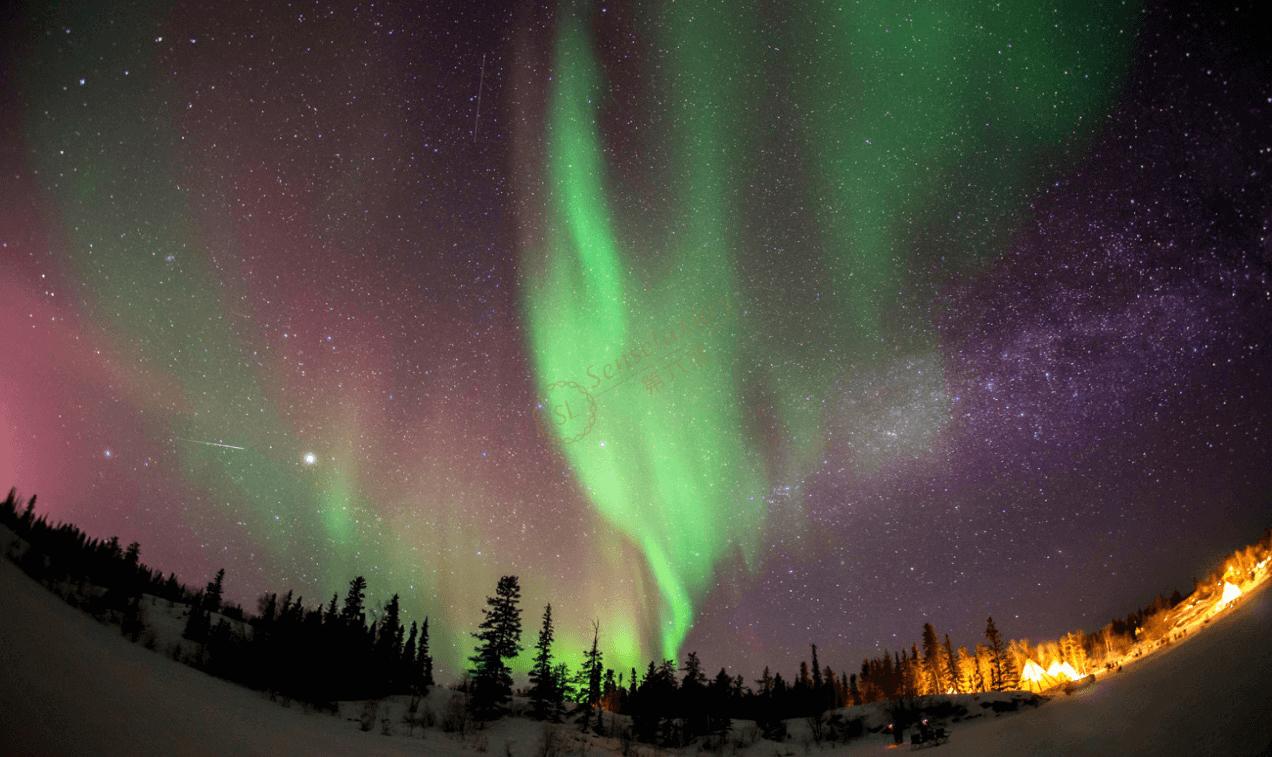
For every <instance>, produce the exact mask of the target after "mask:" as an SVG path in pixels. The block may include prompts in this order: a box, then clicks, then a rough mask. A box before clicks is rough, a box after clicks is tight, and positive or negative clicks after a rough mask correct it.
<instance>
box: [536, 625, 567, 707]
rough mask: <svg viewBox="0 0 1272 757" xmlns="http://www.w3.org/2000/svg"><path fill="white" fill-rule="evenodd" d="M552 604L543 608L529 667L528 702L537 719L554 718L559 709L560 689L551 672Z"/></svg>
mask: <svg viewBox="0 0 1272 757" xmlns="http://www.w3.org/2000/svg"><path fill="white" fill-rule="evenodd" d="M554 637H555V631H554V629H553V628H552V605H547V606H545V607H544V608H543V623H542V625H540V626H539V639H538V641H536V642H535V644H534V663H533V666H532V667H531V668H530V702H531V704H532V705H533V707H534V710H533V712H534V716H535V717H536V718H538V719H539V720H548V719H556V717H559V715H560V710H561V689H560V687H559V686H557V681H556V676H555V675H554V674H553V672H552V641H553V639H554Z"/></svg>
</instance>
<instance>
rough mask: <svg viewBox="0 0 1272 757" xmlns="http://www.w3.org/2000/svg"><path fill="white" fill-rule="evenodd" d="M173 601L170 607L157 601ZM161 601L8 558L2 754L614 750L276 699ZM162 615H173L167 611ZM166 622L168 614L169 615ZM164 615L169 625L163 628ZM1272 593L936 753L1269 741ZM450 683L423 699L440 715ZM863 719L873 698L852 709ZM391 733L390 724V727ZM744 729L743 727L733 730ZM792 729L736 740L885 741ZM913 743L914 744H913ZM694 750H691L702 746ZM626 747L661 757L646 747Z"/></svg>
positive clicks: (952, 726) (397, 713)
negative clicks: (182, 628)
mask: <svg viewBox="0 0 1272 757" xmlns="http://www.w3.org/2000/svg"><path fill="white" fill-rule="evenodd" d="M160 604H166V603H160ZM165 610H167V608H161V607H151V608H147V613H148V615H151V616H152V617H153V618H154V620H156V621H159V623H158V624H160V625H163V626H164V628H162V629H161V631H160V634H159V635H160V636H161V637H163V641H161V642H160V645H159V649H160V652H159V653H156V652H152V651H149V650H147V649H145V648H143V647H142V646H140V645H137V644H133V643H130V642H128V641H127V640H125V639H124V638H122V637H121V636H120V635H119V632H118V629H116V628H114V627H112V626H107V625H103V624H101V623H99V622H97V621H95V620H94V619H92V618H91V617H89V616H88V615H86V614H84V613H82V612H80V611H79V610H77V609H75V608H73V607H70V606H68V605H66V604H64V603H63V602H62V601H60V600H59V599H58V598H57V597H55V596H54V595H52V594H51V593H49V592H48V591H47V590H46V589H44V588H43V587H41V586H40V585H39V584H37V583H36V582H34V581H33V580H31V579H30V578H28V577H27V576H25V575H23V574H22V573H21V572H20V571H19V570H18V568H17V567H16V566H14V565H12V564H11V563H9V562H8V561H6V560H0V754H24V755H39V754H84V753H94V754H130V755H137V754H226V753H231V752H232V753H236V754H266V753H268V754H331V753H348V754H386V755H388V754H429V755H452V754H474V753H481V752H485V753H487V754H511V755H517V757H521V756H522V755H535V754H542V753H544V752H543V749H542V747H543V743H544V738H545V734H548V733H553V734H555V735H556V738H557V739H558V740H559V743H558V748H557V750H555V753H558V754H603V753H614V752H618V751H620V749H621V744H620V743H619V742H618V741H617V740H614V739H597V738H590V739H585V738H584V737H582V736H580V735H579V734H578V733H577V732H576V731H575V729H573V728H571V727H569V726H544V725H543V724H541V723H536V722H533V721H530V720H526V719H523V718H508V719H505V720H502V721H499V722H496V723H494V724H492V725H490V726H488V727H487V728H485V729H484V730H481V731H478V732H475V733H470V734H468V735H467V736H464V737H459V736H456V735H454V734H445V733H442V732H441V731H440V730H439V728H437V727H436V726H435V727H433V728H431V729H429V730H427V731H426V732H424V735H423V736H421V731H420V729H418V728H415V729H413V734H410V735H408V727H407V726H406V725H405V724H403V722H402V720H401V717H402V715H403V714H404V713H405V710H406V702H405V701H404V699H402V698H395V699H393V700H389V701H386V702H383V703H378V704H372V705H370V707H371V708H374V709H375V710H376V711H375V713H374V714H373V715H372V716H371V718H370V720H371V721H373V723H374V725H373V727H372V728H371V730H370V731H368V732H363V731H362V730H361V729H360V728H359V724H358V720H359V719H360V717H361V716H362V715H363V713H364V707H367V706H366V705H364V704H363V703H343V704H342V706H341V712H340V714H339V715H338V716H333V715H328V714H321V713H315V712H306V711H304V710H303V709H302V708H301V707H300V706H299V705H295V704H293V705H291V706H290V707H286V706H282V705H280V704H278V703H275V702H271V701H269V699H268V698H267V697H265V696H264V695H262V694H259V693H256V692H253V691H250V690H247V689H244V688H241V687H238V686H234V685H232V684H229V683H226V682H224V681H220V680H217V679H214V678H211V677H209V676H206V675H204V674H203V673H200V672H199V671H197V670H194V669H192V668H189V667H187V666H185V665H182V664H179V663H176V662H173V661H172V660H171V659H168V658H167V657H166V656H165V655H164V654H163V653H162V652H163V649H164V642H166V641H168V640H169V639H170V638H171V636H172V634H173V633H174V632H175V633H177V634H179V628H178V627H177V624H178V623H179V621H178V620H177V619H176V618H173V617H172V616H171V615H170V614H169V613H168V612H165ZM165 616H166V617H165ZM160 618H163V619H162V620H161V619H160ZM169 626H171V627H169ZM1270 680H1272V592H1269V591H1266V590H1263V589H1260V590H1258V591H1255V592H1252V593H1251V594H1250V595H1249V596H1247V597H1245V598H1243V600H1242V601H1241V603H1240V604H1239V605H1237V606H1236V607H1235V608H1234V609H1232V610H1231V611H1229V612H1227V613H1225V614H1223V615H1221V616H1219V617H1217V618H1215V619H1213V620H1211V621H1210V622H1209V623H1208V624H1207V626H1206V627H1205V628H1204V629H1201V630H1199V631H1197V632H1196V633H1193V634H1190V635H1189V637H1188V638H1187V639H1186V641H1184V642H1182V643H1177V644H1174V645H1172V646H1171V647H1170V648H1168V649H1165V650H1162V651H1160V652H1158V653H1156V654H1153V655H1151V656H1149V657H1147V658H1145V659H1144V660H1142V661H1141V662H1139V663H1137V664H1136V665H1134V666H1130V667H1127V668H1126V669H1125V670H1124V671H1123V672H1121V673H1115V674H1111V675H1109V676H1107V677H1105V678H1103V679H1101V681H1100V682H1099V683H1098V684H1097V685H1095V686H1092V687H1089V688H1086V689H1083V690H1080V691H1078V692H1075V693H1074V694H1072V695H1071V696H1064V695H1060V696H1057V697H1054V698H1053V699H1052V700H1051V701H1050V702H1048V703H1046V704H1044V705H1043V706H1041V707H1038V708H1024V709H1023V710H1022V711H1021V712H1019V713H1012V714H1004V715H999V716H995V715H994V714H992V712H990V711H989V710H986V709H984V708H981V707H980V706H979V705H980V703H981V702H983V701H986V697H981V698H979V699H975V698H972V697H962V698H960V699H961V701H962V702H963V703H964V704H965V706H968V708H969V710H971V712H972V714H977V713H980V716H979V717H976V718H974V719H971V720H963V721H961V722H957V723H949V724H947V727H948V729H949V730H950V731H951V734H952V736H951V739H950V741H949V742H947V743H946V744H944V745H942V746H940V747H936V748H935V750H934V751H935V753H936V754H937V755H956V754H959V755H961V754H975V755H982V754H985V755H994V754H1002V755H1008V754H1010V755H1020V754H1030V755H1052V754H1053V755H1097V754H1098V755H1106V754H1180V755H1208V754H1223V755H1255V754H1261V753H1264V752H1265V751H1266V750H1269V749H1270V748H1272V694H1270V693H1269V682H1270ZM450 696H451V692H449V691H447V690H445V689H434V691H433V693H432V694H431V695H430V696H429V697H428V699H427V700H426V701H425V703H424V707H426V708H428V709H429V710H431V711H432V713H433V714H434V716H435V717H436V718H437V720H438V721H439V722H440V721H441V720H442V719H443V718H444V717H445V713H446V710H447V703H448V699H449V698H450ZM853 710H854V711H853V712H850V713H847V714H849V715H854V716H855V715H865V716H867V725H868V726H869V725H877V724H878V723H879V722H881V720H882V715H881V713H880V712H878V708H874V709H872V710H869V711H863V710H860V709H858V708H853ZM386 721H387V728H388V730H389V731H390V734H389V735H384V734H383V733H382V730H383V729H384V728H385V722H386ZM749 727H750V724H747V723H737V724H736V725H735V737H736V739H737V740H738V741H747V739H745V738H743V737H744V735H745V734H746V733H747V731H748V730H749ZM790 730H791V739H790V740H788V741H787V742H785V743H782V744H777V743H773V742H769V741H759V742H757V743H754V744H749V745H741V744H738V745H736V746H735V745H730V746H728V747H726V749H725V751H726V752H728V753H738V754H754V755H766V756H767V755H774V754H776V755H800V754H805V753H824V754H874V753H881V752H886V751H888V750H889V749H890V748H891V747H890V744H891V739H890V738H889V737H886V736H884V735H882V734H870V733H868V734H866V735H865V736H864V737H862V738H861V739H858V740H856V741H854V742H851V743H850V744H849V745H847V746H836V747H834V748H829V747H827V748H819V747H818V746H817V745H815V744H810V743H807V733H808V731H807V726H806V725H805V724H804V723H803V722H801V721H792V722H791V723H790ZM905 748H906V749H908V746H907V747H905ZM685 751H686V753H690V752H695V751H697V750H696V749H694V748H691V749H688V750H685ZM631 753H633V754H646V755H653V754H666V750H655V749H653V748H652V747H647V746H640V745H637V746H635V747H634V748H633V749H632V752H631Z"/></svg>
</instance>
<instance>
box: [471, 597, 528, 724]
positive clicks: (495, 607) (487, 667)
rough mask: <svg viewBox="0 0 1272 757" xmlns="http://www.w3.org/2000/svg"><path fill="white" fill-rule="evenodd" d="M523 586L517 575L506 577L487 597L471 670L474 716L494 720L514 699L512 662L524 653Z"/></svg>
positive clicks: (475, 634) (476, 636)
mask: <svg viewBox="0 0 1272 757" xmlns="http://www.w3.org/2000/svg"><path fill="white" fill-rule="evenodd" d="M520 602H521V585H520V583H519V582H518V581H517V577H516V576H504V577H502V578H500V579H499V584H498V585H497V586H496V587H495V595H494V596H493V597H487V598H486V608H485V609H484V610H482V613H483V614H484V615H485V619H484V620H482V622H481V625H480V626H478V630H477V632H476V633H474V634H473V637H474V638H476V639H477V641H478V646H477V650H476V652H475V653H474V654H473V656H472V657H470V658H468V659H469V662H471V663H472V668H471V669H470V670H469V672H470V674H471V676H472V686H471V690H470V691H469V698H468V703H469V707H470V709H471V710H472V712H473V714H474V715H475V716H476V717H478V718H480V719H482V720H490V719H493V718H495V717H498V716H499V715H501V714H502V713H503V711H504V709H505V707H506V706H507V703H508V701H509V699H511V697H512V671H511V670H510V669H509V668H508V662H507V661H508V660H511V659H512V658H514V657H516V656H517V654H518V653H520V652H521V608H520V607H519V603H520Z"/></svg>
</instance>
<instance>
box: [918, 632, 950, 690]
mask: <svg viewBox="0 0 1272 757" xmlns="http://www.w3.org/2000/svg"><path fill="white" fill-rule="evenodd" d="M940 645H941V643H940V641H938V639H937V635H936V629H935V628H933V627H932V624H931V623H924V624H923V677H924V681H923V683H924V686H923V688H925V689H927V691H928V693H931V694H941V693H944V691H945V687H944V686H942V685H941V683H942V681H943V680H944V678H945V671H944V669H943V666H942V664H941V648H940Z"/></svg>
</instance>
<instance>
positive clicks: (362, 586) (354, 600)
mask: <svg viewBox="0 0 1272 757" xmlns="http://www.w3.org/2000/svg"><path fill="white" fill-rule="evenodd" d="M366 599H367V579H365V578H363V577H362V576H357V577H356V578H354V579H353V580H352V581H350V582H349V592H348V593H347V594H345V601H344V607H343V608H342V609H341V610H340V620H342V621H343V622H344V625H345V626H346V627H347V628H350V629H352V628H355V627H356V628H358V629H362V628H363V626H364V625H365V624H366V622H367V618H366V613H365V612H364V611H363V604H364V603H365V602H366Z"/></svg>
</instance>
